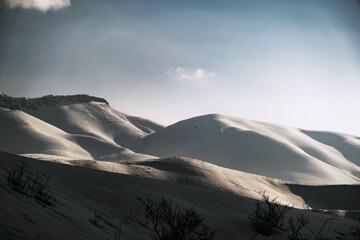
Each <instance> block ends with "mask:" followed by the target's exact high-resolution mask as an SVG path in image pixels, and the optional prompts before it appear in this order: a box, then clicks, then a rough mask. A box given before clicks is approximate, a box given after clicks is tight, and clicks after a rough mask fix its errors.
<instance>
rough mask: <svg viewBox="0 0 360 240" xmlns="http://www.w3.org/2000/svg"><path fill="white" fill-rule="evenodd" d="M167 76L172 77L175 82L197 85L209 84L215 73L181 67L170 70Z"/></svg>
mask: <svg viewBox="0 0 360 240" xmlns="http://www.w3.org/2000/svg"><path fill="white" fill-rule="evenodd" d="M168 74H170V75H171V76H173V77H174V78H175V79H176V80H177V81H182V82H190V83H197V84H209V83H211V80H212V79H213V78H214V77H216V73H212V72H207V71H206V70H204V69H201V68H197V69H190V68H183V67H176V68H172V69H171V70H170V71H169V72H168Z"/></svg>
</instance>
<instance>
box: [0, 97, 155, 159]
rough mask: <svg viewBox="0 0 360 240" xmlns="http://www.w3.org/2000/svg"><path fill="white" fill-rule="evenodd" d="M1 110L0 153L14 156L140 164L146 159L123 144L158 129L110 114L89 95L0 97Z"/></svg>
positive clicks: (106, 104)
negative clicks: (29, 154)
mask: <svg viewBox="0 0 360 240" xmlns="http://www.w3.org/2000/svg"><path fill="white" fill-rule="evenodd" d="M0 108H1V112H0V114H1V115H0V121H1V125H2V126H1V127H2V129H1V132H4V134H2V135H1V136H0V142H2V143H3V144H1V145H0V149H1V150H5V151H9V152H13V153H35V154H36V153H38V154H55V155H57V156H64V157H69V158H75V159H76V158H77V159H84V158H85V159H143V158H148V157H149V156H146V155H143V154H136V153H134V152H133V151H131V150H130V149H127V148H124V147H123V146H121V143H122V142H131V141H132V140H134V139H137V138H142V137H144V136H146V135H148V134H150V133H153V132H155V131H157V130H159V129H162V126H160V125H158V124H156V123H153V122H151V121H149V120H146V119H143V118H139V117H134V116H129V115H126V114H123V113H120V112H118V111H116V110H114V109H112V108H111V107H110V106H109V105H108V103H107V102H106V100H104V99H101V98H97V97H92V96H88V95H72V96H52V95H49V96H45V97H42V98H33V99H28V98H12V97H9V96H7V95H4V94H1V95H0ZM45 125H46V126H47V127H43V126H45ZM55 132H56V133H55ZM13 133H14V134H13ZM15 133H16V134H15ZM9 136H11V137H9ZM23 136H25V137H23ZM44 136H46V137H44ZM46 138H51V139H46ZM42 140H44V141H42ZM47 141H48V142H47ZM50 142H51V144H52V145H51V146H49V144H50ZM75 148H76V149H77V150H76V154H74V149H75ZM79 151H80V152H81V154H80V152H79Z"/></svg>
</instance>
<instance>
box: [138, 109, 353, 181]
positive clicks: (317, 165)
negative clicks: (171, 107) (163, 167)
mask: <svg viewBox="0 0 360 240" xmlns="http://www.w3.org/2000/svg"><path fill="white" fill-rule="evenodd" d="M334 134H335V133H334ZM309 135H310V134H309V133H308V134H305V133H303V132H302V131H301V130H300V129H296V128H291V127H286V126H280V125H275V124H268V123H262V122H256V121H251V120H244V119H239V118H235V117H229V116H224V115H216V114H212V115H205V116H200V117H195V118H191V119H187V120H184V121H181V122H178V123H176V124H173V125H171V126H169V127H167V128H165V129H163V130H160V131H159V132H157V133H154V134H152V135H149V136H147V137H145V138H144V139H142V140H141V141H139V142H138V143H137V144H134V145H132V146H131V148H132V149H133V150H134V151H136V152H141V153H146V154H151V155H154V156H159V157H166V156H184V157H191V158H197V159H201V160H204V161H208V162H210V163H214V164H216V165H219V166H223V167H227V168H232V169H237V170H241V171H246V172H251V173H256V174H260V175H265V176H269V177H275V178H280V179H283V180H290V181H301V182H307V183H323V184H332V183H333V184H340V183H344V184H351V183H359V182H360V179H359V177H360V167H359V166H358V165H356V161H355V160H354V159H356V154H357V153H356V152H360V145H359V146H357V145H356V141H358V139H357V138H355V137H352V136H348V137H347V139H350V140H352V141H354V142H355V144H353V145H352V147H353V148H352V156H354V155H355V157H352V158H351V159H352V161H349V160H348V159H346V158H345V157H344V155H346V154H345V153H344V155H343V153H342V152H344V151H346V150H344V149H340V150H338V149H337V148H336V146H335V145H334V144H333V145H326V144H325V143H322V142H320V141H317V140H316V139H314V138H312V137H310V136H309Z"/></svg>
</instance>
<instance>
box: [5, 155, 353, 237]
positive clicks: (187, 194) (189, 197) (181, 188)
mask: <svg viewBox="0 0 360 240" xmlns="http://www.w3.org/2000/svg"><path fill="white" fill-rule="evenodd" d="M19 161H26V162H28V163H29V164H30V167H31V169H33V170H34V171H35V170H38V171H40V172H42V173H43V172H46V173H48V174H50V175H51V179H50V183H49V189H50V191H52V192H53V194H54V196H55V198H56V199H55V202H54V204H53V205H51V206H47V207H44V206H43V205H42V204H41V202H39V201H37V200H35V199H33V198H29V197H26V196H25V195H22V194H19V193H17V192H15V191H13V190H12V189H10V188H9V187H8V184H7V182H6V171H5V170H4V168H7V167H9V166H12V165H13V164H14V163H17V162H19ZM89 162H90V161H89ZM91 162H93V161H91ZM96 164H99V165H103V164H105V162H97V163H96ZM109 164H110V163H109ZM111 164H115V165H116V164H117V163H111ZM134 164H135V165H136V166H135V165H132V167H133V168H132V172H131V174H127V175H125V174H119V173H117V172H116V171H114V172H113V173H111V172H106V171H99V170H96V169H88V168H83V167H74V166H68V165H64V164H56V163H53V162H46V161H37V160H34V159H29V158H23V157H20V156H16V155H12V154H8V153H4V152H0V212H1V214H0V226H1V228H0V238H1V239H9V240H10V239H55V240H56V239H94V240H95V239H114V235H115V232H116V226H118V224H121V228H122V232H121V239H128V240H140V239H141V240H143V239H149V240H150V239H153V234H152V233H151V232H150V231H146V230H145V229H144V228H142V227H141V226H140V225H138V224H136V223H134V222H132V221H129V220H128V219H126V218H125V216H128V215H129V214H130V213H133V214H135V215H137V216H142V214H143V213H144V209H143V207H142V206H141V204H140V203H139V202H138V201H137V200H136V199H137V198H138V197H142V198H150V199H160V198H161V197H162V196H163V197H165V198H167V199H171V200H173V201H174V202H175V203H176V204H178V205H179V206H180V208H181V209H185V208H194V209H195V210H196V212H197V213H198V214H199V215H200V216H201V217H202V218H204V219H205V223H206V224H207V225H209V227H210V229H211V230H213V231H216V235H215V239H228V240H232V239H234V240H235V239H250V238H251V237H253V236H254V235H255V234H256V233H255V232H254V230H252V229H251V227H250V224H249V219H248V216H249V213H250V212H251V210H252V209H253V208H254V205H255V201H254V200H253V199H252V198H253V197H252V196H251V195H252V194H248V193H251V192H253V195H254V196H258V194H256V193H255V191H261V190H266V191H267V192H268V193H269V194H271V195H272V196H276V195H279V197H280V199H281V200H282V201H286V202H287V201H290V202H292V203H298V202H299V203H301V202H302V201H303V200H302V198H301V197H299V196H298V195H296V194H294V193H293V192H291V191H290V190H289V187H288V185H287V184H284V183H282V182H281V181H278V180H275V179H270V178H265V177H261V176H256V175H253V174H248V173H242V172H237V171H233V170H228V171H227V170H226V169H223V168H220V167H218V166H214V165H212V164H208V163H204V164H203V163H202V162H201V161H198V160H194V159H183V158H169V159H155V160H149V161H140V162H137V163H134ZM125 165H126V164H125V162H123V163H119V164H118V166H119V168H124V169H125V168H126V166H125ZM203 165H204V166H205V167H203ZM130 168H131V166H128V169H130ZM115 169H116V167H115ZM149 171H157V172H158V173H162V174H157V175H156V179H155V178H152V177H151V175H148V174H147V173H148V172H149ZM230 172H233V173H230ZM222 174H225V175H228V174H230V175H229V176H222V177H220V179H226V178H227V177H228V178H229V179H231V180H232V181H233V183H230V182H228V181H226V180H224V181H222V182H221V183H222V184H224V185H227V186H229V187H230V186H231V185H232V184H240V185H241V184H242V187H241V186H240V185H239V186H238V191H237V192H234V191H232V190H231V189H225V188H224V187H220V185H218V187H217V186H216V185H212V186H210V185H204V184H199V182H200V180H203V183H207V182H208V183H209V184H211V183H214V184H216V179H217V178H218V177H219V176H221V175H222ZM213 175H215V176H213ZM148 176H150V177H148ZM180 176H181V177H182V179H186V178H187V177H189V179H190V180H189V182H180V181H171V180H170V179H171V178H173V179H175V178H178V177H180ZM196 177H200V178H196ZM234 186H235V185H234ZM303 188H304V191H305V192H307V193H309V194H308V195H307V196H308V200H309V202H310V203H311V202H312V201H313V200H314V201H315V200H317V196H318V194H317V193H316V192H314V191H307V189H308V188H307V186H303ZM333 188H334V192H337V186H333ZM349 189H350V190H351V189H353V192H354V191H357V189H358V187H357V186H349ZM229 190H230V191H229ZM313 196H315V198H314V199H313ZM333 198H334V199H333V200H336V199H337V200H338V201H340V203H341V202H343V203H344V202H346V201H348V200H349V198H353V195H344V196H340V195H333ZM317 206H318V207H319V208H323V205H321V204H317ZM297 207H299V206H298V205H297ZM355 207H358V205H355ZM95 210H96V211H97V212H98V213H99V214H104V215H102V216H103V221H101V228H100V227H96V226H95V225H94V224H92V223H91V222H90V221H89V219H93V218H94V211H95ZM352 210H355V209H352ZM301 214H303V215H304V216H305V217H306V218H308V219H310V224H309V225H308V226H307V227H306V229H305V230H304V231H306V233H311V232H317V231H318V229H320V227H321V226H322V224H323V223H324V221H325V220H327V219H329V218H330V217H331V215H328V214H321V213H317V212H313V211H308V210H307V211H306V210H303V209H293V210H291V211H290V212H289V213H288V214H287V217H291V216H300V215H301ZM345 215H346V214H345ZM356 224H357V221H355V220H352V219H349V218H343V217H337V218H336V221H334V222H333V223H332V226H331V230H328V227H326V229H324V231H323V232H322V235H321V236H322V237H324V238H326V239H335V236H336V233H335V232H334V231H333V229H337V231H341V232H347V231H348V229H349V227H351V226H355V225H356ZM256 239H269V240H270V239H287V232H285V231H281V232H280V231H278V232H277V233H276V235H275V236H271V237H265V236H258V237H257V238H256Z"/></svg>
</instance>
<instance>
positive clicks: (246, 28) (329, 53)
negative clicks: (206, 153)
mask: <svg viewBox="0 0 360 240" xmlns="http://www.w3.org/2000/svg"><path fill="white" fill-rule="evenodd" d="M267 3H268V1H264V0H256V1H214V0H211V1H203V0H198V1H171V2H170V1H169V2H168V1H166V2H163V1H153V2H148V1H139V0H137V1H113V0H109V1H95V0H91V1H81V0H79V1H74V0H72V1H69V0H58V1H54V2H52V3H51V4H50V2H49V1H46V0H42V1H29V2H27V3H26V4H25V2H24V1H18V0H16V1H15V0H6V1H5V2H2V3H0V34H1V36H2V37H1V38H0V92H4V93H6V94H8V95H10V96H14V97H21V96H25V97H40V96H43V95H48V94H54V95H67V94H82V93H84V94H89V95H95V96H98V97H103V98H105V99H106V100H108V101H109V103H110V105H111V106H113V107H114V108H116V109H118V110H119V111H122V112H125V113H127V114H132V115H138V116H141V117H145V118H148V119H151V120H154V121H156V122H159V123H162V124H165V125H169V124H172V123H175V122H177V121H180V120H184V119H186V118H189V117H194V116H199V115H203V114H210V113H219V114H226V115H231V116H235V117H239V118H246V119H252V120H258V121H264V122H273V123H278V124H284V125H287V126H293V127H298V128H303V129H309V130H327V131H335V132H344V133H349V134H353V135H357V136H360V129H359V127H358V123H359V122H360V112H359V111H358V108H359V107H358V105H359V103H360V68H359V66H360V45H359V42H360V4H359V1H355V0H353V1H337V0H327V1H324V0H322V1H316V2H314V1H310V0H307V1H301V2H300V1H295V0H287V1H284V0H273V1H271V5H269V4H267Z"/></svg>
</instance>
